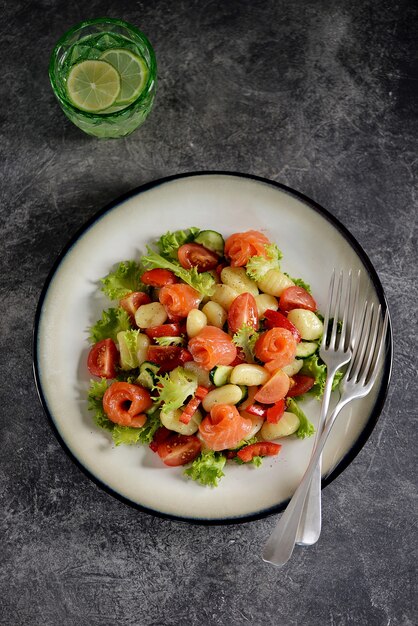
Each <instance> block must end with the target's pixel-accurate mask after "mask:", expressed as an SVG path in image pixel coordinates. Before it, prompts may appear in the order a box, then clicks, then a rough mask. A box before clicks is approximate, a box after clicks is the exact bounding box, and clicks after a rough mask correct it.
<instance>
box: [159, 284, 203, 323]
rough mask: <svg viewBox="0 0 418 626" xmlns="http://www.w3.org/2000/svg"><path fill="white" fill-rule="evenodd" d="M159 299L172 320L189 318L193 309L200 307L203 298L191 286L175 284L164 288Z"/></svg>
mask: <svg viewBox="0 0 418 626" xmlns="http://www.w3.org/2000/svg"><path fill="white" fill-rule="evenodd" d="M158 299H159V301H160V302H161V304H162V305H163V306H164V308H165V310H166V311H167V314H168V316H169V317H170V318H180V317H187V315H188V314H189V312H190V311H191V310H192V309H197V308H198V307H199V304H200V300H201V296H200V293H199V292H198V291H197V290H196V289H193V287H190V285H184V284H182V283H175V284H174V285H165V286H164V287H162V288H161V289H160V293H159V295H158Z"/></svg>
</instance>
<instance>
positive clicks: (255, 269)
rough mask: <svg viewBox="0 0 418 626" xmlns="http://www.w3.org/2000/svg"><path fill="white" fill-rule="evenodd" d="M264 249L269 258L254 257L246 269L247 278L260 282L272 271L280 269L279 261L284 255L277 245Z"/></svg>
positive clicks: (267, 245) (267, 246) (273, 244)
mask: <svg viewBox="0 0 418 626" xmlns="http://www.w3.org/2000/svg"><path fill="white" fill-rule="evenodd" d="M264 248H265V251H266V253H267V258H266V257H264V256H252V257H251V258H250V260H249V261H248V263H247V265H246V267H245V270H246V272H247V276H249V277H250V278H252V279H253V280H255V281H257V280H260V279H261V278H262V277H263V276H264V275H265V274H266V273H267V272H269V271H270V270H278V269H280V263H279V261H280V259H281V258H282V256H283V255H282V253H281V251H280V250H279V248H278V247H277V246H276V244H275V243H270V244H266V245H265V247H264Z"/></svg>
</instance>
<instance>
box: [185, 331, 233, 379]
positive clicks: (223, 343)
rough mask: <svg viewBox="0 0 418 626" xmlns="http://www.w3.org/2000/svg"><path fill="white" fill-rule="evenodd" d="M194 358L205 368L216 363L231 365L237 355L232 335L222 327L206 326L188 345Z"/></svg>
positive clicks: (211, 366) (209, 367) (209, 368)
mask: <svg viewBox="0 0 418 626" xmlns="http://www.w3.org/2000/svg"><path fill="white" fill-rule="evenodd" d="M188 348H189V351H190V352H191V354H192V356H193V359H194V360H195V361H196V363H197V364H198V365H200V366H201V367H203V368H204V369H205V370H211V369H212V368H213V367H215V365H230V364H231V363H232V362H233V361H234V360H235V359H236V356H237V349H236V347H235V345H234V343H233V341H232V339H231V337H230V336H229V335H228V334H227V333H225V332H224V331H223V330H221V329H220V328H216V327H215V326H205V328H204V329H203V330H201V331H200V333H198V334H197V335H196V336H195V337H193V339H190V341H189V345H188Z"/></svg>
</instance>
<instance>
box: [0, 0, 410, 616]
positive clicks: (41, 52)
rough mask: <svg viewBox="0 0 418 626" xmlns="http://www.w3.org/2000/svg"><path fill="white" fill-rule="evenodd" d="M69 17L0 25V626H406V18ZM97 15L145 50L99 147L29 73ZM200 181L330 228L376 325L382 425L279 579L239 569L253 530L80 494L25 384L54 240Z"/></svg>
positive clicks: (384, 13) (388, 12) (13, 6)
mask: <svg viewBox="0 0 418 626" xmlns="http://www.w3.org/2000/svg"><path fill="white" fill-rule="evenodd" d="M88 5H89V6H87V4H86V3H84V4H83V3H78V2H64V1H63V0H61V1H53V0H39V1H38V2H32V3H30V2H29V3H28V2H23V1H22V0H17V1H16V2H14V3H12V2H5V3H3V7H2V8H3V9H4V11H3V19H2V23H1V37H0V46H1V68H2V73H3V75H2V80H1V86H0V90H1V101H2V106H1V111H0V117H1V128H0V136H1V139H0V155H1V166H2V167H1V171H2V184H1V191H0V198H1V202H0V211H1V235H2V254H1V266H2V267H1V275H0V280H1V308H2V311H1V314H2V315H1V316H2V323H1V328H2V332H1V348H0V358H1V380H2V385H1V405H0V406H1V423H0V427H1V439H0V446H1V450H0V468H1V469H0V501H1V520H0V523H1V542H0V552H1V555H0V623H1V624H2V625H4V626H6V625H7V626H18V625H19V626H20V625H25V626H27V625H36V626H38V625H42V626H56V625H62V626H72V625H77V626H82V625H83V626H84V625H86V626H96V625H97V626H103V625H111V624H112V625H113V624H118V625H123V624H139V625H141V626H142V625H144V626H162V625H164V626H180V625H181V626H182V625H183V624H193V625H194V624H204V625H205V626H206V625H208V626H210V625H213V626H215V625H220V624H228V625H233V626H238V625H240V626H241V625H244V624H254V625H257V626H258V625H260V626H262V625H263V626H264V625H266V624H269V625H275V624H283V625H284V626H301V625H303V626H322V625H326V624H329V625H330V626H331V625H333V626H334V625H338V626H348V625H355V626H358V625H367V626H383V625H387V626H389V625H390V626H395V625H403V626H407V625H412V624H416V623H417V622H418V614H417V608H416V587H415V590H414V583H415V585H416V560H417V550H416V548H417V535H416V513H417V504H416V503H417V499H416V498H417V491H416V474H415V471H416V465H417V455H416V449H417V445H416V437H415V436H414V435H415V433H414V428H415V429H416V406H417V403H416V397H417V396H416V388H417V365H416V354H417V340H416V337H417V334H418V325H417V316H416V302H417V296H418V289H417V269H416V267H417V265H416V264H417V260H418V259H417V187H416V182H417V178H416V172H417V163H418V158H417V136H418V104H417V103H418V97H417V96H418V87H417V85H418V80H417V79H418V72H417V69H418V68H417V45H416V18H417V17H418V12H417V5H416V3H415V2H414V1H413V0H410V1H406V0H401V1H400V2H398V3H393V2H388V1H387V0H383V1H381V2H373V1H372V0H354V1H353V0H352V1H348V0H339V1H338V0H337V1H335V2H331V1H326V0H318V1H316V2H313V1H311V2H309V1H308V0H302V1H301V2H293V3H292V2H284V1H283V0H279V1H274V0H266V1H264V2H261V1H259V2H249V1H245V2H239V1H238V0H227V1H226V2H225V0H223V1H221V0H211V1H203V2H199V1H198V0H194V1H193V0H182V1H177V2H172V1H170V0H165V1H161V0H155V1H154V2H133V1H132V0H131V1H129V2H128V1H127V0H119V2H118V3H115V2H113V3H112V2H108V1H105V0H103V1H100V0H91V1H90V2H89V3H88ZM106 14H107V15H110V16H113V17H121V18H124V19H126V20H128V21H131V22H133V23H134V24H137V25H138V26H139V27H141V28H142V29H143V30H144V32H146V33H147V34H148V36H149V38H150V40H151V41H152V43H153V45H154V47H155V50H156V54H157V58H158V63H159V90H158V97H157V101H156V105H155V109H154V111H153V113H152V115H151V117H150V118H149V120H148V121H147V123H146V124H145V126H144V127H143V128H142V129H141V130H140V131H139V132H137V133H134V134H133V135H132V136H131V137H129V138H127V139H125V140H123V139H121V140H117V141H109V142H100V141H98V140H94V139H90V138H88V137H87V136H85V135H83V134H82V133H81V132H80V131H79V130H78V129H77V128H75V127H74V126H72V125H71V124H70V123H69V122H68V121H67V120H66V118H65V117H64V115H63V114H62V113H61V111H60V109H59V107H58V105H57V103H56V101H55V100H54V96H53V94H52V91H51V89H50V86H49V82H48V74H47V66H48V58H49V53H50V50H51V49H52V47H53V44H54V43H55V41H56V40H57V38H58V37H59V36H60V35H61V34H62V33H63V32H64V31H65V30H67V28H69V27H70V26H72V25H73V24H75V23H76V22H78V21H80V20H81V19H85V18H89V17H95V16H100V15H106ZM414 21H415V25H414ZM206 169H209V170H210V169H224V170H233V171H242V172H249V173H252V174H257V175H261V176H265V177H269V178H272V179H274V180H277V181H280V182H282V183H285V184H288V185H290V186H292V187H294V188H296V189H298V190H300V191H302V192H304V193H305V194H307V195H308V196H310V197H312V198H313V199H314V200H316V201H317V202H319V203H320V204H322V205H323V206H324V207H326V208H327V209H328V210H330V211H331V212H332V213H334V215H336V216H337V217H338V218H339V219H340V220H341V221H342V222H343V223H344V224H345V225H346V226H347V227H349V229H350V230H351V232H352V233H353V234H354V236H355V237H356V238H357V239H358V241H359V242H360V244H361V245H362V246H363V247H364V249H365V250H366V252H367V253H368V255H369V256H370V258H371V260H372V262H373V264H374V265H375V267H376V269H377V271H378V273H379V275H380V277H381V280H382V282H383V285H384V288H385V290H386V293H387V296H388V300H389V304H390V308H391V312H392V317H393V323H394V333H395V361H394V372H393V379H392V385H391V388H390V393H389V396H388V400H387V403H386V405H385V408H384V411H383V413H382V416H381V418H380V420H379V422H378V424H377V427H376V429H375V430H374V432H373V435H372V436H371V438H370V440H369V441H368V443H367V444H366V446H365V447H364V449H363V450H362V451H361V453H360V454H359V456H358V457H357V458H356V460H355V461H354V462H353V463H352V465H351V466H350V467H349V468H348V469H347V470H346V471H345V472H344V473H343V474H342V475H341V476H340V477H339V478H338V479H337V480H336V481H335V482H334V483H332V484H331V485H330V486H329V487H328V488H327V489H326V490H325V491H324V494H323V496H324V497H323V499H324V510H325V521H324V528H323V533H322V536H321V539H320V541H319V543H318V544H317V545H316V546H315V547H313V548H311V549H307V550H301V549H298V550H296V551H295V553H294V556H293V558H292V560H291V562H290V563H289V564H288V565H287V566H286V567H285V568H284V569H282V570H276V569H274V568H272V567H270V566H268V565H266V564H265V563H263V562H262V560H261V557H260V554H261V549H262V546H263V544H264V543H265V541H266V539H267V537H268V535H269V533H270V531H271V530H272V528H273V526H274V524H275V521H276V519H275V518H268V519H265V520H262V521H257V522H253V523H247V524H243V525H231V526H228V527H199V526H188V525H184V524H180V523H174V522H171V521H167V520H161V519H157V518H153V517H151V516H148V515H144V514H141V513H138V512H137V511H135V510H134V509H131V508H129V507H127V506H125V505H123V504H121V503H120V502H119V501H117V500H115V499H112V498H111V497H110V496H109V495H107V494H106V493H104V492H103V491H101V490H100V489H98V488H96V486H95V485H94V484H93V483H91V482H90V481H89V480H88V479H87V478H86V477H85V476H84V475H83V474H82V473H81V472H80V471H79V470H78V469H77V467H76V466H75V465H74V464H73V463H72V462H71V461H70V460H69V459H68V457H67V456H66V455H65V454H64V453H63V451H62V450H61V448H60V446H59V444H58V443H57V441H56V439H55V437H54V435H53V433H52V431H51V430H50V428H49V426H48V423H47V420H46V419H45V417H44V414H43V411H42V409H41V407H40V405H39V402H38V400H37V395H36V390H35V387H34V383H33V378H32V372H31V334H32V323H33V317H34V311H35V307H36V303H37V300H38V297H39V294H40V290H41V288H42V285H43V283H44V280H45V278H46V275H47V273H48V271H49V268H50V267H51V265H52V263H53V261H54V259H55V258H56V256H57V254H58V253H59V251H60V249H61V248H62V247H63V246H64V244H65V243H66V241H67V239H68V238H69V236H70V235H71V234H72V233H74V232H75V231H76V230H77V229H78V228H79V227H80V226H81V225H82V224H83V222H84V221H85V220H86V219H87V218H89V217H90V216H91V215H93V214H94V213H95V212H96V211H97V210H98V209H99V208H100V207H101V206H102V205H103V204H105V203H107V202H108V201H110V200H111V199H113V198H115V197H117V196H118V195H119V194H121V193H123V192H126V191H128V190H130V189H132V188H133V187H136V186H138V185H140V184H142V183H145V182H148V181H150V180H154V179H157V178H159V177H161V176H164V175H169V174H174V173H178V172H185V171H192V170H206ZM414 303H415V304H414Z"/></svg>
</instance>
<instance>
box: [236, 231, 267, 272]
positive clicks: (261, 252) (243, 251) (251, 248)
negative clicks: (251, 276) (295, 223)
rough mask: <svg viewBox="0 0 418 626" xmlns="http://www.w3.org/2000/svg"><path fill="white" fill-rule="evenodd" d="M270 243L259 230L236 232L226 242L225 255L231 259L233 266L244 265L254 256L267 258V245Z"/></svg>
mask: <svg viewBox="0 0 418 626" xmlns="http://www.w3.org/2000/svg"><path fill="white" fill-rule="evenodd" d="M270 243H271V242H270V241H269V239H268V238H267V237H266V236H265V235H263V233H260V232H259V231H258V230H247V231H246V232H245V233H234V234H233V235H231V236H230V237H228V239H227V240H226V242H225V256H227V257H229V258H230V259H231V265H232V267H243V266H244V265H247V263H248V261H249V259H250V258H251V257H252V256H264V257H266V258H267V252H266V245H268V244H270Z"/></svg>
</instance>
